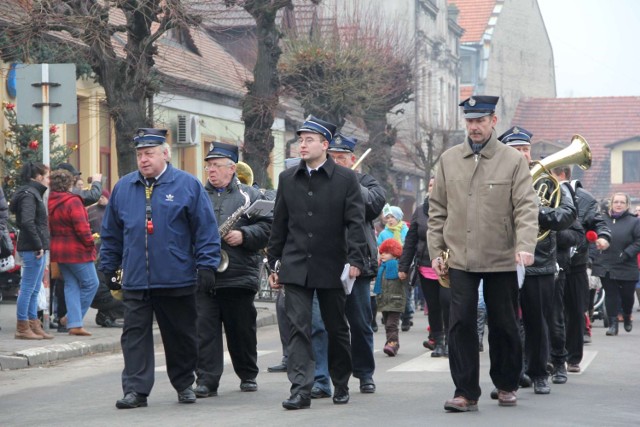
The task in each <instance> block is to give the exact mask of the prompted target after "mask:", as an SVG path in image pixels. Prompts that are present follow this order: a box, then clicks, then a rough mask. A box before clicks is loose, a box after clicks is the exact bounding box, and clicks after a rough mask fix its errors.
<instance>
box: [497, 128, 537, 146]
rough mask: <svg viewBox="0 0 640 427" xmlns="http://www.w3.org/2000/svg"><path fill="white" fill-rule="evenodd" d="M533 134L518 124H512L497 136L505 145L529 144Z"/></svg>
mask: <svg viewBox="0 0 640 427" xmlns="http://www.w3.org/2000/svg"><path fill="white" fill-rule="evenodd" d="M532 136H533V134H532V133H531V132H529V131H528V130H526V129H525V128H522V127H520V126H514V127H512V128H511V129H509V130H508V131H506V132H505V133H503V134H502V135H500V136H499V137H498V140H499V141H502V143H504V144H506V145H511V146H514V145H531V137H532Z"/></svg>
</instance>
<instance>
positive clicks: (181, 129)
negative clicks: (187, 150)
mask: <svg viewBox="0 0 640 427" xmlns="http://www.w3.org/2000/svg"><path fill="white" fill-rule="evenodd" d="M176 144H184V145H198V144H200V117H199V116H197V115H195V114H178V129H177V132H176Z"/></svg>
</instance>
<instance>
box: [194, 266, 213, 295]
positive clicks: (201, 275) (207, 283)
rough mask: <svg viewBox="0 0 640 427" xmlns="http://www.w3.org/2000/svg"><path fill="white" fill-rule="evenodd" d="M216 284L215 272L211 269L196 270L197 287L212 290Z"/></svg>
mask: <svg viewBox="0 0 640 427" xmlns="http://www.w3.org/2000/svg"><path fill="white" fill-rule="evenodd" d="M215 286H216V273H215V272H214V271H213V270H198V289H201V290H203V291H205V292H208V293H211V292H213V288H215Z"/></svg>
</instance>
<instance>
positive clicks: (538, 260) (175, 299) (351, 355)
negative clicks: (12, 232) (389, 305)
mask: <svg viewBox="0 0 640 427" xmlns="http://www.w3.org/2000/svg"><path fill="white" fill-rule="evenodd" d="M498 99H499V98H498V97H494V96H474V97H471V98H469V99H467V100H465V101H463V102H462V103H461V104H460V106H461V107H463V111H464V116H465V122H466V130H467V139H466V141H465V142H464V143H462V144H460V145H457V146H455V147H453V148H451V149H449V150H447V151H446V152H445V153H444V154H443V155H442V157H441V159H440V161H439V165H438V167H437V175H436V176H435V178H434V180H433V189H432V190H431V192H430V197H429V200H428V203H425V204H424V206H422V207H421V208H422V209H423V210H424V212H423V213H424V215H423V216H424V217H425V221H426V224H423V226H422V227H421V228H419V229H418V230H422V231H423V230H424V229H425V228H426V237H427V239H426V241H427V242H428V243H427V249H428V255H427V254H423V258H424V259H427V260H428V259H430V260H431V267H432V268H433V270H434V271H435V273H436V274H438V275H440V276H444V275H447V274H448V276H449V280H450V283H451V288H450V290H448V291H447V294H449V293H450V307H448V309H449V311H450V313H449V325H448V328H447V327H446V326H445V327H443V328H442V329H443V330H442V331H434V332H436V333H437V337H436V339H435V342H436V343H437V344H439V345H442V343H443V339H444V338H446V337H448V352H449V363H450V370H451V375H452V378H453V382H454V385H455V392H454V395H453V398H452V399H449V400H447V401H446V402H445V405H444V407H445V410H447V411H452V412H467V411H476V410H477V408H478V406H477V402H478V399H479V397H480V394H481V390H480V385H479V370H480V367H479V352H478V344H479V343H478V338H477V327H476V326H477V325H476V321H477V303H478V285H479V283H480V281H482V283H483V292H484V299H485V303H486V306H487V311H488V313H489V316H488V323H489V329H490V331H491V332H490V334H489V348H490V360H491V369H490V376H491V379H492V381H493V384H494V386H495V390H494V391H493V392H492V393H491V394H492V398H494V399H497V400H498V402H499V405H501V406H514V405H516V404H517V396H516V391H517V389H518V386H519V384H520V381H521V377H522V376H523V375H524V374H526V375H528V376H529V377H530V378H532V379H533V383H534V391H535V393H537V394H547V393H549V392H550V387H549V384H548V370H547V365H548V364H549V363H551V364H552V365H553V372H552V380H553V382H554V383H558V384H560V383H563V382H566V368H565V363H568V366H569V370H570V371H571V370H573V371H574V372H576V369H578V370H579V363H580V360H581V358H582V344H583V342H582V337H583V334H584V327H585V326H584V312H585V310H586V306H587V299H588V296H587V295H588V278H587V275H586V264H587V262H586V261H585V259H588V258H586V257H587V256H588V254H587V252H588V244H587V242H586V240H585V237H584V236H585V230H595V232H596V233H597V239H596V242H595V243H596V245H597V247H598V248H599V249H601V250H603V249H606V248H607V247H608V245H609V240H610V231H609V230H608V228H607V226H606V224H605V223H604V222H603V220H602V217H601V215H600V214H599V209H597V203H595V200H594V199H593V197H592V196H591V195H590V194H589V193H588V192H587V191H586V190H584V189H582V187H581V186H580V184H579V183H576V182H570V179H571V177H570V168H564V167H560V168H557V169H554V171H553V173H554V175H556V176H557V179H558V180H559V181H560V182H561V183H562V185H561V189H560V196H559V197H560V203H559V205H558V207H549V206H539V203H538V197H537V195H536V193H535V191H534V188H533V182H532V178H531V174H530V172H529V166H530V165H529V164H530V162H531V157H530V153H529V148H530V142H531V137H532V135H531V133H530V132H528V131H526V130H525V129H522V128H517V127H514V128H511V129H509V130H508V131H507V132H505V134H503V135H502V136H500V138H498V137H497V136H496V133H495V126H496V123H497V120H498V119H497V116H496V115H495V107H496V104H497V102H498ZM297 134H298V137H299V140H298V143H299V154H300V160H299V163H298V164H297V165H294V166H293V167H291V168H288V169H286V170H285V171H283V172H282V173H281V174H280V176H279V182H278V187H277V194H276V199H275V207H274V211H273V214H272V215H271V214H268V215H262V216H258V217H248V216H243V215H242V213H243V210H245V209H246V208H247V207H248V206H249V205H250V204H251V203H253V202H255V201H257V200H259V199H261V198H264V197H265V196H264V195H263V194H261V193H260V191H258V190H257V189H256V188H254V187H253V186H251V185H246V184H243V183H240V182H239V180H238V178H237V175H236V164H237V162H238V149H237V147H236V146H234V145H230V144H223V143H217V142H216V143H213V144H212V147H211V150H210V151H209V153H208V154H207V155H206V157H205V159H204V161H205V170H206V171H207V181H206V182H205V185H204V186H203V185H202V184H201V183H200V182H198V181H197V179H196V178H194V177H193V176H191V175H189V174H187V173H185V172H182V171H180V170H178V169H175V168H174V167H173V166H172V165H171V164H170V161H169V160H170V149H169V147H168V145H167V144H166V131H164V130H160V129H139V131H138V132H137V134H136V136H135V137H134V145H135V150H136V155H137V165H138V171H135V172H132V173H130V174H128V175H126V176H124V177H123V178H122V179H120V181H119V182H118V183H117V184H116V186H115V187H114V189H113V193H112V197H111V200H110V203H109V205H108V207H107V210H106V212H105V216H104V220H103V226H102V230H101V237H102V248H101V261H100V270H101V271H102V272H103V273H104V274H105V277H106V278H107V282H108V284H109V286H110V288H111V289H114V290H115V289H120V288H122V290H123V295H124V304H125V307H126V313H125V322H124V328H123V333H122V338H121V344H122V349H123V356H124V370H123V373H122V387H123V393H124V397H123V398H122V399H120V400H118V401H117V402H116V407H118V408H121V409H124V408H137V407H142V406H147V397H148V395H149V394H150V392H151V389H152V387H153V383H154V348H153V335H152V323H153V319H154V317H155V319H156V320H157V322H158V326H159V328H160V333H161V335H162V338H163V345H164V348H165V353H166V363H167V373H168V376H169V378H170V381H171V384H172V386H173V387H174V388H175V389H176V391H177V393H178V401H179V402H180V403H193V402H195V401H196V398H197V397H208V396H215V395H216V394H217V389H218V385H219V380H220V377H221V375H222V371H223V365H224V362H223V344H222V341H223V340H222V328H223V327H224V330H225V333H226V335H227V338H228V339H227V346H228V350H229V353H230V356H231V360H232V364H233V367H234V371H235V373H236V374H237V376H238V377H239V378H240V390H241V391H256V390H257V388H258V385H257V382H256V376H257V374H258V367H257V338H256V309H255V306H254V302H253V301H254V295H255V292H256V291H257V286H258V271H259V259H260V255H259V253H260V252H259V251H260V250H261V249H263V248H264V247H265V246H266V247H267V254H268V261H269V267H270V268H271V274H270V276H269V283H270V285H271V287H272V288H274V289H283V290H286V298H284V307H285V310H284V314H285V316H284V319H286V321H287V322H288V324H289V328H288V331H287V332H288V340H287V343H286V353H287V355H288V359H287V363H286V370H287V374H288V378H289V381H290V382H291V388H290V395H289V397H288V398H287V399H286V400H284V401H283V402H282V406H283V407H284V408H286V409H290V410H293V409H303V408H309V407H310V405H311V399H312V398H320V397H330V396H331V395H330V394H329V393H324V395H323V394H318V390H317V387H315V386H316V384H314V379H315V377H316V373H317V372H318V370H320V371H321V370H322V366H318V367H316V366H314V364H313V363H309V361H314V360H323V358H324V360H325V361H326V367H325V368H324V369H326V371H327V372H328V375H329V377H330V379H331V381H332V383H333V386H334V388H335V391H334V393H333V395H332V397H333V402H334V403H335V404H346V403H348V402H349V398H350V396H349V387H348V382H349V378H350V377H351V376H352V375H353V376H355V377H356V378H358V379H359V380H360V391H361V392H362V393H374V392H375V390H376V385H375V383H374V381H373V374H374V371H375V362H374V357H373V332H372V329H371V322H370V319H371V307H370V299H369V284H370V282H371V280H372V278H373V277H375V275H376V269H377V250H376V245H375V234H374V229H373V225H372V221H373V220H374V219H375V218H377V217H378V216H379V215H380V212H381V210H382V207H383V205H384V203H385V194H384V190H383V189H382V187H381V185H380V184H379V183H378V182H377V181H376V180H375V179H374V178H373V177H371V176H370V175H367V174H362V173H357V172H355V171H354V170H352V167H353V165H354V163H355V161H356V157H355V154H354V148H355V145H356V140H355V139H353V138H351V137H349V136H346V135H341V134H339V133H338V132H337V128H336V126H335V125H333V124H331V123H329V122H326V121H323V120H321V119H318V118H316V117H313V116H310V117H309V118H307V120H306V121H305V122H304V124H303V125H302V127H301V128H300V129H299V130H298V131H297ZM514 148H515V149H514ZM518 151H520V152H521V153H519V152H518ZM430 184H431V183H430ZM419 209H420V208H419ZM236 216H237V218H236ZM230 218H231V220H233V221H232V223H231V226H230V227H229V229H226V228H225V227H224V225H226V223H227V221H228V220H230ZM236 220H237V222H236ZM425 225H426V227H425ZM218 226H221V229H220V231H219V229H218ZM540 228H542V229H546V230H549V231H550V232H549V233H548V234H547V235H546V237H544V238H542V239H541V240H538V239H537V237H538V232H539V229H540ZM221 234H222V235H221ZM221 249H222V253H223V254H225V255H226V256H225V258H226V260H225V262H224V263H223V264H225V265H224V268H221ZM570 250H571V251H572V252H571V253H570V252H569V251H570ZM445 251H448V254H449V255H448V261H447V265H445V262H444V260H443V253H444V252H445ZM574 252H575V253H574ZM556 261H557V262H558V264H559V265H560V267H561V268H560V272H559V274H557V277H554V276H556ZM518 268H520V269H521V271H517V270H518ZM119 269H122V270H123V271H124V272H125V273H124V275H123V277H122V280H121V278H120V277H118V275H117V274H116V272H117V271H118V270H119ZM343 271H344V274H343ZM519 273H521V275H522V277H519V276H520V274H519ZM344 275H346V276H348V278H349V279H351V280H354V284H353V289H352V290H351V293H350V294H349V295H347V294H346V293H345V289H344V284H343V281H342V280H341V276H344ZM554 281H555V286H554ZM314 297H315V298H317V307H318V308H317V309H318V310H319V315H320V316H321V319H322V321H323V327H324V328H325V329H326V341H324V342H319V343H318V342H313V340H312V326H311V325H312V315H313V306H314V304H313V301H314ZM446 304H447V305H449V302H448V301H447V303H446ZM430 308H431V307H430ZM519 309H521V310H522V324H523V325H524V337H525V338H524V343H523V342H522V340H521V336H520V335H521V334H520V327H519V325H520V321H519V316H518V311H519ZM445 311H446V308H445ZM194 313H197V316H194ZM316 314H318V313H316ZM563 314H565V315H566V319H565V318H564V316H563ZM440 316H442V314H440ZM430 320H431V319H430ZM442 323H443V324H444V325H447V322H446V321H444V322H442ZM350 328H351V332H350ZM447 329H448V333H447ZM565 331H566V332H565ZM350 334H351V335H350ZM523 346H524V348H525V349H526V351H525V352H524V353H523ZM319 352H320V353H321V354H319ZM194 381H195V383H196V387H195V389H194V388H193V384H194ZM314 392H315V395H314Z"/></svg>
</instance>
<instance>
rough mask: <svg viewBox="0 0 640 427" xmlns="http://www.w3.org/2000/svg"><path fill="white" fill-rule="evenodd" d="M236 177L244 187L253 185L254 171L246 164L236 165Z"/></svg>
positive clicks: (239, 163)
mask: <svg viewBox="0 0 640 427" xmlns="http://www.w3.org/2000/svg"><path fill="white" fill-rule="evenodd" d="M236 176H237V177H238V179H239V180H240V182H241V183H243V184H244V185H253V170H252V169H251V166H249V165H248V164H246V163H245V162H238V163H236Z"/></svg>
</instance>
